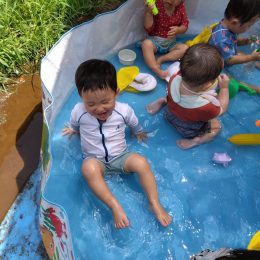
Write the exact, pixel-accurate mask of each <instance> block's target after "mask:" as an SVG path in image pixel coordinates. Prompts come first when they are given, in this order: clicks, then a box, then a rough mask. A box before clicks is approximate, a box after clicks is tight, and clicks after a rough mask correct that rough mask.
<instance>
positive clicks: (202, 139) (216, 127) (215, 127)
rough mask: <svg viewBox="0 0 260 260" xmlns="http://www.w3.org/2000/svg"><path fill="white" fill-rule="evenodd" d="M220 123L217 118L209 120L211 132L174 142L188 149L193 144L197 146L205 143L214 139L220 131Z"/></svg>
mask: <svg viewBox="0 0 260 260" xmlns="http://www.w3.org/2000/svg"><path fill="white" fill-rule="evenodd" d="M220 129H221V125H220V122H219V121H218V120H217V119H212V120H211V132H210V133H207V134H204V135H202V136H197V137H194V138H192V139H180V140H177V141H176V143H177V145H178V146H179V147H180V148H181V149H190V148H192V147H194V146H198V145H200V144H203V143H207V142H209V141H211V140H212V139H214V138H215V137H216V136H217V134H218V133H219V132H220Z"/></svg>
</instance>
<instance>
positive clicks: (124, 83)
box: [117, 66, 157, 93]
mask: <svg viewBox="0 0 260 260" xmlns="http://www.w3.org/2000/svg"><path fill="white" fill-rule="evenodd" d="M117 85H118V88H119V90H120V92H122V91H123V90H125V91H129V92H134V93H138V92H146V91H151V90H153V89H154V88H155V87H156V85H157V81H156V79H155V77H154V76H152V75H150V74H148V73H139V68H138V67H136V66H132V67H123V68H121V69H120V70H119V71H118V72H117Z"/></svg>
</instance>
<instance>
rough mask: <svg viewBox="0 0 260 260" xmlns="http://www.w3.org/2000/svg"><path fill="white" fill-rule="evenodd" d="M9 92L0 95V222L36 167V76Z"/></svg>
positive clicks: (39, 114) (38, 115) (38, 100)
mask: <svg viewBox="0 0 260 260" xmlns="http://www.w3.org/2000/svg"><path fill="white" fill-rule="evenodd" d="M9 89H10V90H11V93H9V94H8V93H4V92H0V222H1V221H2V220H3V217H4V216H5V214H6V212H7V211H8V209H9V208H10V206H11V205H12V203H13V201H14V200H15V198H16V196H17V194H18V193H19V192H20V191H21V190H22V188H23V186H24V185H25V183H26V181H27V179H28V178H29V176H30V175H31V173H32V172H33V171H34V170H35V169H36V168H37V166H38V163H39V156H40V144H41V133H42V106H41V85H40V78H39V75H38V74H34V75H26V76H22V77H20V78H19V83H18V84H17V85H14V86H11V87H10V88H9Z"/></svg>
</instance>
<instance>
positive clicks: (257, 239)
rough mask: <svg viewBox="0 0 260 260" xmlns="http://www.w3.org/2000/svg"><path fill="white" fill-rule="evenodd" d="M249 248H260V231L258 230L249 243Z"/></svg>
mask: <svg viewBox="0 0 260 260" xmlns="http://www.w3.org/2000/svg"><path fill="white" fill-rule="evenodd" d="M247 249H249V250H260V231H257V232H256V233H255V234H254V236H253V237H252V239H251V241H250V242H249V244H248V247H247Z"/></svg>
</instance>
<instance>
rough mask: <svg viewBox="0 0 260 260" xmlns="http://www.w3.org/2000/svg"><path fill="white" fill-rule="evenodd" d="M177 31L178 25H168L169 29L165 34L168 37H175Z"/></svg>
mask: <svg viewBox="0 0 260 260" xmlns="http://www.w3.org/2000/svg"><path fill="white" fill-rule="evenodd" d="M178 33H179V27H178V26H172V27H170V31H169V32H168V34H167V37H168V38H175V37H176V35H177V34H178Z"/></svg>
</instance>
